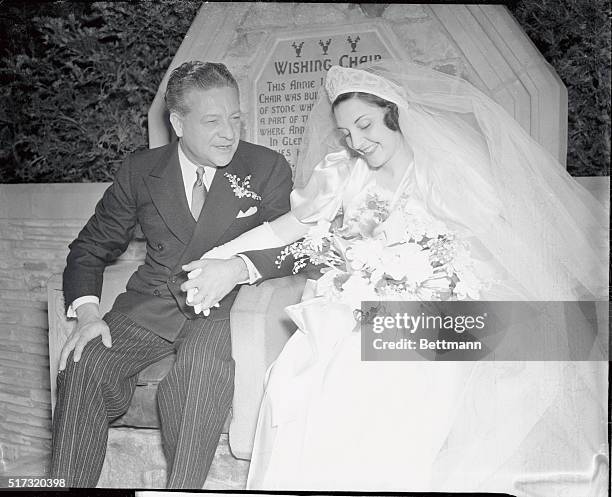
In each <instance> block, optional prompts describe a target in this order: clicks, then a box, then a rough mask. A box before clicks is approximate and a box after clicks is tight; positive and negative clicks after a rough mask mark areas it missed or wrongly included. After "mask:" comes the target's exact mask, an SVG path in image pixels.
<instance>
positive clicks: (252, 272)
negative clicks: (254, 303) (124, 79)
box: [236, 254, 261, 285]
mask: <svg viewBox="0 0 612 497" xmlns="http://www.w3.org/2000/svg"><path fill="white" fill-rule="evenodd" d="M236 257H240V258H241V259H242V260H243V261H244V263H245V264H246V267H247V271H248V272H249V279H248V280H245V281H241V282H240V283H238V284H239V285H243V284H245V283H248V284H249V285H252V284H253V283H256V282H257V281H258V280H259V279H261V273H260V272H259V271H258V270H257V268H256V267H255V264H253V263H252V262H251V259H249V258H248V257H247V256H246V255H244V254H236Z"/></svg>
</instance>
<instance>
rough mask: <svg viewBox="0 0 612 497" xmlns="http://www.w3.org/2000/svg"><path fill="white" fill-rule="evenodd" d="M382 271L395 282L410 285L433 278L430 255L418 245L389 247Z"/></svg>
mask: <svg viewBox="0 0 612 497" xmlns="http://www.w3.org/2000/svg"><path fill="white" fill-rule="evenodd" d="M381 269H382V270H383V271H384V272H385V274H387V275H389V276H390V277H391V278H393V279H394V280H404V281H405V282H406V283H407V284H409V285H418V284H420V283H422V282H423V281H425V280H427V279H429V278H431V277H432V276H433V267H432V266H431V264H430V263H429V254H428V253H427V251H426V250H423V248H422V247H421V246H420V245H418V244H416V243H402V244H398V245H394V246H391V247H387V248H386V250H385V251H384V252H383V254H382V260H381Z"/></svg>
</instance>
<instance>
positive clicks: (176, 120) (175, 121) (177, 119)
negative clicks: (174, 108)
mask: <svg viewBox="0 0 612 497" xmlns="http://www.w3.org/2000/svg"><path fill="white" fill-rule="evenodd" d="M170 124H172V128H173V129H174V132H175V133H176V136H178V137H179V138H181V137H182V136H183V119H182V117H181V116H180V115H179V114H177V113H176V112H171V113H170Z"/></svg>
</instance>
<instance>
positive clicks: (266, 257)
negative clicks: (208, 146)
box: [63, 141, 292, 340]
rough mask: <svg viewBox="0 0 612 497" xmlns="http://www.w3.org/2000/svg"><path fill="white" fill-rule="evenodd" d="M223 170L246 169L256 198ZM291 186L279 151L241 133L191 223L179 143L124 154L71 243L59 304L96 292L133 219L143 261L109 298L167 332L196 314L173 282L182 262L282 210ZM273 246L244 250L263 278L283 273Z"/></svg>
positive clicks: (226, 303)
mask: <svg viewBox="0 0 612 497" xmlns="http://www.w3.org/2000/svg"><path fill="white" fill-rule="evenodd" d="M226 173H229V174H233V175H236V176H237V177H239V178H240V179H244V178H245V177H246V176H248V175H251V180H250V190H251V191H253V192H256V193H257V194H259V196H260V197H261V200H254V199H252V198H247V197H243V198H238V197H237V195H236V194H235V193H234V191H233V190H232V187H231V185H230V182H229V180H228V178H227V177H226V176H225V174H226ZM291 187H292V182H291V170H290V167H289V165H288V164H287V161H286V160H285V159H284V157H283V156H282V155H280V154H278V153H277V152H274V151H272V150H270V149H267V148H264V147H261V146H258V145H253V144H251V143H247V142H243V141H241V142H240V144H239V145H238V149H237V151H236V153H235V154H234V157H233V159H232V161H231V162H230V163H229V164H228V165H227V166H226V167H224V168H220V169H218V170H217V172H216V173H215V177H214V179H213V182H212V184H211V186H210V189H209V192H208V195H207V197H206V201H205V204H204V207H203V209H202V213H201V214H200V218H199V220H198V222H197V223H196V221H195V220H194V219H193V217H192V215H191V212H190V211H189V207H188V204H187V199H186V198H185V189H184V186H183V179H182V175H181V168H180V165H179V161H178V144H177V143H176V142H175V143H172V144H170V145H166V146H164V147H160V148H156V149H152V150H147V151H143V152H139V153H136V154H134V155H132V156H130V157H129V158H128V159H127V160H126V161H125V163H124V164H123V165H122V166H121V168H120V169H119V170H118V171H117V174H116V177H115V180H114V182H113V184H112V185H111V186H110V187H109V188H108V189H107V190H106V192H105V193H104V196H103V197H102V199H101V200H100V202H99V203H98V204H97V206H96V210H95V214H94V215H93V216H92V217H91V219H90V220H89V221H88V222H87V224H86V225H85V227H84V228H83V230H82V231H81V232H80V233H79V235H78V237H77V239H76V240H74V242H72V244H70V253H69V254H68V258H67V266H66V269H65V270H64V282H63V288H64V297H65V301H66V304H67V305H69V304H70V303H71V302H73V301H74V299H76V298H78V297H81V296H84V295H97V296H98V297H99V296H100V293H101V290H102V276H103V272H104V268H105V267H106V265H108V264H109V263H110V262H112V261H113V260H115V259H116V258H117V257H118V256H119V255H120V254H121V253H122V252H123V251H124V250H125V249H126V248H127V246H128V243H129V241H130V239H131V238H132V234H133V231H134V229H135V227H136V225H137V224H139V225H140V227H141V229H142V232H143V234H144V236H145V239H146V242H147V243H146V257H145V261H144V263H143V264H142V265H141V266H140V267H139V268H138V270H137V271H136V272H135V273H134V274H133V275H132V277H131V278H130V280H129V281H128V283H127V290H126V292H125V293H122V294H121V295H119V296H118V297H117V299H116V300H115V303H114V306H113V310H116V311H119V312H122V313H124V314H127V315H128V316H130V317H131V318H132V319H133V320H134V321H135V322H137V323H138V324H140V325H142V326H144V327H145V328H148V329H149V330H151V331H153V332H154V333H156V334H158V335H159V336H161V337H163V338H166V339H169V340H174V339H175V338H176V336H177V334H178V331H179V330H180V328H181V326H182V325H183V324H184V322H185V319H192V318H194V317H195V316H194V314H193V312H192V308H191V307H190V306H187V305H186V304H185V297H186V294H185V293H184V292H182V291H181V290H180V284H181V282H182V281H184V279H181V272H182V270H181V266H182V265H183V264H186V263H188V262H190V261H192V260H195V259H199V258H200V257H201V256H202V254H204V252H206V251H208V250H209V249H211V248H213V247H215V246H217V245H220V244H222V243H225V242H227V241H229V240H232V239H233V238H235V237H236V236H238V235H240V234H241V233H243V232H245V231H248V230H249V229H251V228H253V227H255V226H257V225H259V224H261V223H262V222H264V221H271V220H273V219H275V218H277V217H278V216H280V215H282V214H284V213H285V212H287V211H288V210H289V208H290V207H289V193H290V192H291ZM251 206H256V207H257V209H258V210H257V212H256V214H254V215H252V216H248V217H240V218H237V217H236V216H237V214H238V212H239V211H240V210H242V211H243V212H245V211H246V210H247V209H248V208H249V207H251ZM279 252H280V251H279V250H277V249H272V250H262V251H255V252H249V253H248V256H249V258H250V259H251V261H252V262H253V264H254V265H255V267H257V269H258V271H259V272H260V273H261V274H262V276H263V277H264V279H265V278H270V277H278V276H283V275H285V274H289V272H290V267H288V266H290V265H289V264H284V265H283V266H284V268H283V270H282V271H281V270H279V269H278V268H277V267H276V265H275V259H276V256H277V255H278V254H279ZM182 276H183V277H184V273H183V274H182ZM237 291H238V288H235V289H234V290H233V291H232V292H231V293H230V294H228V295H227V296H226V297H225V298H224V299H222V300H221V302H220V308H219V309H214V310H213V311H212V313H211V315H210V316H209V317H208V318H204V319H212V320H218V319H228V317H229V310H230V307H231V305H232V303H233V301H234V299H235V297H236V293H237ZM198 319H202V317H201V316H200V317H198Z"/></svg>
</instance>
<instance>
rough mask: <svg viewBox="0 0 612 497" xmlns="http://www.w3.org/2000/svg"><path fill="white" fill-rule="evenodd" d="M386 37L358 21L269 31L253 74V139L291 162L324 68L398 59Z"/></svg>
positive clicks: (319, 89)
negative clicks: (307, 29) (294, 30)
mask: <svg viewBox="0 0 612 497" xmlns="http://www.w3.org/2000/svg"><path fill="white" fill-rule="evenodd" d="M384 38H385V36H384V34H382V33H381V29H379V27H378V26H360V25H354V26H348V27H345V28H344V29H343V28H342V27H336V29H335V31H333V32H330V31H329V30H327V31H319V32H316V31H315V32H313V31H310V32H308V33H306V34H301V35H300V34H296V33H285V34H284V35H283V34H277V35H275V36H273V37H272V38H271V39H270V41H269V43H267V44H265V46H264V50H263V56H262V57H260V59H259V61H258V62H257V63H256V64H254V71H253V72H254V73H253V74H252V77H251V81H252V82H253V91H254V94H253V95H252V100H251V102H252V103H253V106H254V108H253V111H254V112H253V118H254V121H253V123H252V126H251V127H250V130H251V134H252V136H251V140H252V141H254V142H255V143H258V144H260V145H264V146H267V147H270V148H272V149H274V150H276V151H278V152H280V153H282V154H283V155H284V156H285V158H286V159H287V161H288V162H289V163H290V164H291V166H292V167H294V166H295V164H296V161H297V157H298V151H299V147H300V144H301V142H302V134H303V133H304V130H305V124H306V122H307V120H308V114H309V112H310V110H311V109H312V107H313V105H314V104H315V102H316V100H317V97H318V95H319V92H320V91H324V90H323V88H322V84H323V82H324V80H325V74H326V73H327V70H328V69H329V68H330V67H331V66H333V65H341V66H344V67H359V66H360V65H363V64H367V63H371V62H375V61H377V60H381V59H388V58H398V55H397V53H398V52H397V51H394V50H393V48H392V43H390V42H389V41H387V40H385V39H384Z"/></svg>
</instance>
